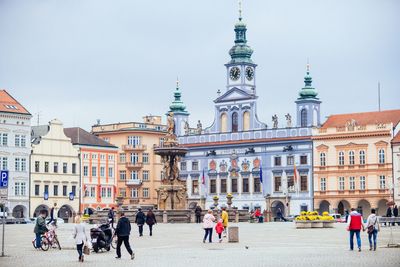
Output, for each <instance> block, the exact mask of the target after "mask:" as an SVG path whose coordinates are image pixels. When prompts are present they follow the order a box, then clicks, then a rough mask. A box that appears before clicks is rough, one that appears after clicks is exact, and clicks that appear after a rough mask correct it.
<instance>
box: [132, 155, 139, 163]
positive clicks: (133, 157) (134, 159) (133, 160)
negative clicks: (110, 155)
mask: <svg viewBox="0 0 400 267" xmlns="http://www.w3.org/2000/svg"><path fill="white" fill-rule="evenodd" d="M138 161H139V154H138V153H131V162H132V163H133V164H136V163H138Z"/></svg>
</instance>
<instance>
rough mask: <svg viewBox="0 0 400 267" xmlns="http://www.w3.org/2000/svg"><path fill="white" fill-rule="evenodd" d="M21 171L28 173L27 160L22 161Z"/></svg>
mask: <svg viewBox="0 0 400 267" xmlns="http://www.w3.org/2000/svg"><path fill="white" fill-rule="evenodd" d="M21 171H22V172H24V171H26V159H21Z"/></svg>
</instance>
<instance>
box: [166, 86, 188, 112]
mask: <svg viewBox="0 0 400 267" xmlns="http://www.w3.org/2000/svg"><path fill="white" fill-rule="evenodd" d="M181 96H182V93H181V90H179V82H178V81H177V82H176V90H175V92H174V98H175V100H174V101H172V103H171V105H170V106H169V109H170V111H172V112H173V113H184V114H187V113H188V112H187V111H186V106H185V104H184V103H183V101H182V100H181Z"/></svg>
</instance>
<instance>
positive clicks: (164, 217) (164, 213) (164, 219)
mask: <svg viewBox="0 0 400 267" xmlns="http://www.w3.org/2000/svg"><path fill="white" fill-rule="evenodd" d="M162 219H163V223H168V215H167V211H166V210H164V212H163V217H162Z"/></svg>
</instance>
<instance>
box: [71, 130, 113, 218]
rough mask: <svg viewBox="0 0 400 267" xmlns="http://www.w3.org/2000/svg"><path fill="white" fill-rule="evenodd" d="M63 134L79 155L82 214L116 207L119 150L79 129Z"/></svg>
mask: <svg viewBox="0 0 400 267" xmlns="http://www.w3.org/2000/svg"><path fill="white" fill-rule="evenodd" d="M64 133H65V134H66V135H67V136H68V137H70V138H71V142H72V144H73V145H74V146H75V147H77V148H78V149H79V152H80V169H81V172H80V173H81V187H80V189H81V191H80V211H81V212H87V211H88V210H89V209H91V210H102V209H109V208H111V207H116V202H115V197H116V193H117V179H116V176H117V173H118V165H117V155H118V147H116V146H113V145H111V144H109V143H107V142H106V141H104V140H102V139H100V138H98V137H97V136H95V135H93V134H90V133H88V132H86V131H85V130H83V129H81V128H78V127H74V128H65V129H64Z"/></svg>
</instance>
